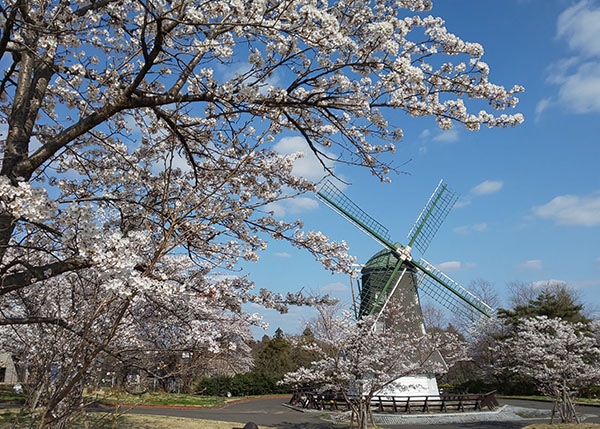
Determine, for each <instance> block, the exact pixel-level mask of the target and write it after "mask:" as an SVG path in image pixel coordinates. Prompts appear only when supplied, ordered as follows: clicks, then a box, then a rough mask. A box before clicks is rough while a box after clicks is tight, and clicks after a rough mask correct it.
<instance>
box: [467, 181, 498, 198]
mask: <svg viewBox="0 0 600 429" xmlns="http://www.w3.org/2000/svg"><path fill="white" fill-rule="evenodd" d="M503 186H504V182H501V181H498V180H486V181H484V182H481V183H480V184H479V185H477V186H475V187H474V188H473V189H471V194H472V195H474V196H480V195H490V194H495V193H496V192H498V191H500V189H502V187H503Z"/></svg>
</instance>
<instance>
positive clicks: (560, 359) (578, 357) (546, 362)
mask: <svg viewBox="0 0 600 429" xmlns="http://www.w3.org/2000/svg"><path fill="white" fill-rule="evenodd" d="M494 351H495V352H496V353H498V356H499V361H500V365H499V367H498V369H499V370H503V371H508V372H512V373H514V374H521V375H525V376H527V377H530V378H531V379H532V380H534V382H535V385H536V387H537V388H538V389H539V391H540V392H541V393H542V394H544V395H546V396H549V397H551V398H553V400H554V407H553V412H552V421H554V417H555V413H558V415H559V417H560V419H561V422H567V423H570V422H572V421H573V420H576V421H577V423H579V418H578V416H577V414H576V413H575V409H574V407H573V400H574V398H575V397H576V396H577V395H578V393H580V391H581V389H583V388H585V387H588V386H589V385H590V384H593V383H595V382H597V381H598V380H600V366H599V365H598V362H600V347H599V346H598V343H597V341H596V339H595V338H594V336H593V335H591V334H590V333H589V330H588V326H587V325H586V324H583V323H581V322H570V321H568V320H565V319H562V318H559V317H554V318H552V317H548V316H545V315H543V316H530V317H526V318H523V319H521V320H520V321H519V324H518V325H517V326H516V327H515V329H514V332H513V333H512V335H510V336H509V337H508V338H506V339H504V340H502V341H500V342H499V343H498V344H497V345H496V347H494Z"/></svg>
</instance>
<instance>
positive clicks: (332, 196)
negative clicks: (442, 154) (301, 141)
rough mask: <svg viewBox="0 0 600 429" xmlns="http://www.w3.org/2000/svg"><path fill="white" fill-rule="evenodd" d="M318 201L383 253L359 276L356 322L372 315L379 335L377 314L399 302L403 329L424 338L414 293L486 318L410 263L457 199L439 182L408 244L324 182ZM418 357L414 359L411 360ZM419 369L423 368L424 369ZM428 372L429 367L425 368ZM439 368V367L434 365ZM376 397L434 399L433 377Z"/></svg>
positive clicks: (468, 297) (482, 309) (470, 301)
mask: <svg viewBox="0 0 600 429" xmlns="http://www.w3.org/2000/svg"><path fill="white" fill-rule="evenodd" d="M317 196H318V197H319V199H320V200H322V201H323V202H325V203H326V204H327V205H329V206H330V207H331V208H332V209H333V210H334V211H336V212H338V213H339V214H340V215H342V216H343V217H344V218H346V219H347V220H349V221H350V222H351V223H353V224H354V225H355V226H357V227H358V228H359V229H361V230H362V231H363V232H365V233H366V234H367V235H369V236H370V237H371V238H373V239H375V240H376V241H377V242H379V243H380V244H381V245H383V247H384V248H383V250H381V251H379V252H377V253H376V254H375V255H373V256H372V257H371V258H370V259H369V261H368V262H367V263H366V264H365V266H364V268H363V269H362V271H361V287H360V291H359V297H360V303H359V305H358V306H357V308H358V311H357V317H358V318H362V317H365V316H367V315H375V316H376V322H375V324H374V326H373V329H375V330H376V331H378V332H381V333H382V335H385V327H386V321H385V320H382V315H383V313H384V310H385V308H386V306H387V304H388V303H389V302H391V301H392V300H394V301H395V302H397V303H401V305H402V312H403V315H402V317H403V319H405V322H406V323H404V324H402V326H403V328H402V329H406V332H407V333H415V335H419V334H423V333H425V325H424V320H423V314H422V310H421V305H420V301H419V293H421V292H423V293H426V294H428V295H429V296H431V297H432V298H433V299H434V300H436V301H437V302H438V303H439V304H441V305H443V306H445V307H446V308H448V309H450V310H451V311H452V312H453V313H454V314H456V315H462V316H463V317H466V318H469V319H471V320H474V319H477V318H479V317H482V316H488V317H489V315H490V314H491V313H492V311H493V310H492V309H491V308H490V307H489V306H488V305H487V304H485V303H484V302H483V301H482V300H480V299H479V298H477V297H476V296H475V295H473V294H472V293H470V292H469V291H467V290H466V289H464V288H463V287H462V286H460V285H459V284H458V283H456V282H455V281H453V280H452V279H450V278H449V277H448V276H446V275H445V274H444V273H442V272H441V271H439V270H438V269H437V268H435V267H434V266H433V265H431V264H429V263H428V262H427V261H425V260H423V259H421V260H419V261H416V260H414V259H413V257H412V254H411V250H412V247H413V246H414V247H416V248H417V249H418V250H420V251H421V253H423V252H425V250H426V249H427V247H428V246H429V243H430V241H431V239H432V238H433V236H434V235H435V233H436V232H437V229H438V228H439V226H440V225H441V223H442V222H443V220H444V219H445V217H446V215H447V214H448V212H449V211H450V210H451V208H452V206H453V205H454V203H455V202H456V199H457V196H456V194H455V193H454V192H452V191H451V190H450V189H449V188H448V187H447V186H446V185H445V184H444V183H443V182H442V181H440V183H439V184H438V186H437V188H436V189H435V190H434V192H433V194H432V195H431V197H430V198H429V201H428V202H427V204H426V205H425V207H424V208H423V210H422V212H421V214H420V215H419V217H418V218H417V221H416V222H415V224H414V225H413V228H412V229H411V231H410V232H409V234H408V240H409V242H408V245H407V246H402V245H401V244H400V243H393V242H392V241H391V239H390V235H389V231H388V230H387V228H385V227H384V226H383V225H381V224H380V223H379V222H377V221H376V220H375V219H373V218H372V217H371V216H369V215H368V214H367V213H365V212H364V211H363V210H362V209H361V208H360V207H358V206H357V205H356V204H354V202H352V201H351V200H350V199H349V198H348V197H347V196H346V195H344V194H343V193H342V192H341V191H340V190H339V189H338V188H337V187H336V186H335V185H334V184H333V183H331V182H330V181H327V182H325V183H324V185H323V186H322V188H321V189H320V190H319V192H318V193H317ZM417 358H418V357H415V359H417ZM427 363H431V364H440V363H441V364H442V365H443V366H445V363H444V362H443V358H442V356H441V355H440V354H439V352H438V353H434V354H433V355H432V356H430V357H429V360H428V361H427ZM427 363H426V364H425V365H424V368H427V367H428V366H430V365H428V364H427ZM431 367H433V365H431ZM437 367H439V365H437ZM380 394H382V395H410V396H435V395H438V394H439V392H438V388H437V382H436V378H435V374H433V372H430V373H428V374H414V375H411V376H410V377H402V378H401V379H398V380H396V382H395V383H392V384H391V385H389V386H388V387H387V388H386V389H385V391H382V392H380Z"/></svg>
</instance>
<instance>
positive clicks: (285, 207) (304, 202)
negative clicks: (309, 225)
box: [266, 197, 319, 217]
mask: <svg viewBox="0 0 600 429" xmlns="http://www.w3.org/2000/svg"><path fill="white" fill-rule="evenodd" d="M317 207H319V203H318V202H317V201H316V200H315V199H313V198H309V197H295V198H290V199H288V200H282V201H278V202H276V203H270V204H267V207H266V208H267V210H268V211H271V212H273V215H274V216H276V217H284V216H286V215H297V214H300V213H306V212H310V211H312V210H316V209H317Z"/></svg>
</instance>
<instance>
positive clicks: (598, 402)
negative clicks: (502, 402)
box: [498, 395, 600, 405]
mask: <svg viewBox="0 0 600 429" xmlns="http://www.w3.org/2000/svg"><path fill="white" fill-rule="evenodd" d="M498 397H499V398H506V399H524V400H527V401H550V402H551V401H553V399H552V398H549V397H547V396H533V395H532V396H525V395H522V396H505V395H498ZM575 403H576V404H581V405H600V399H598V398H577V400H576V401H575Z"/></svg>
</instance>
